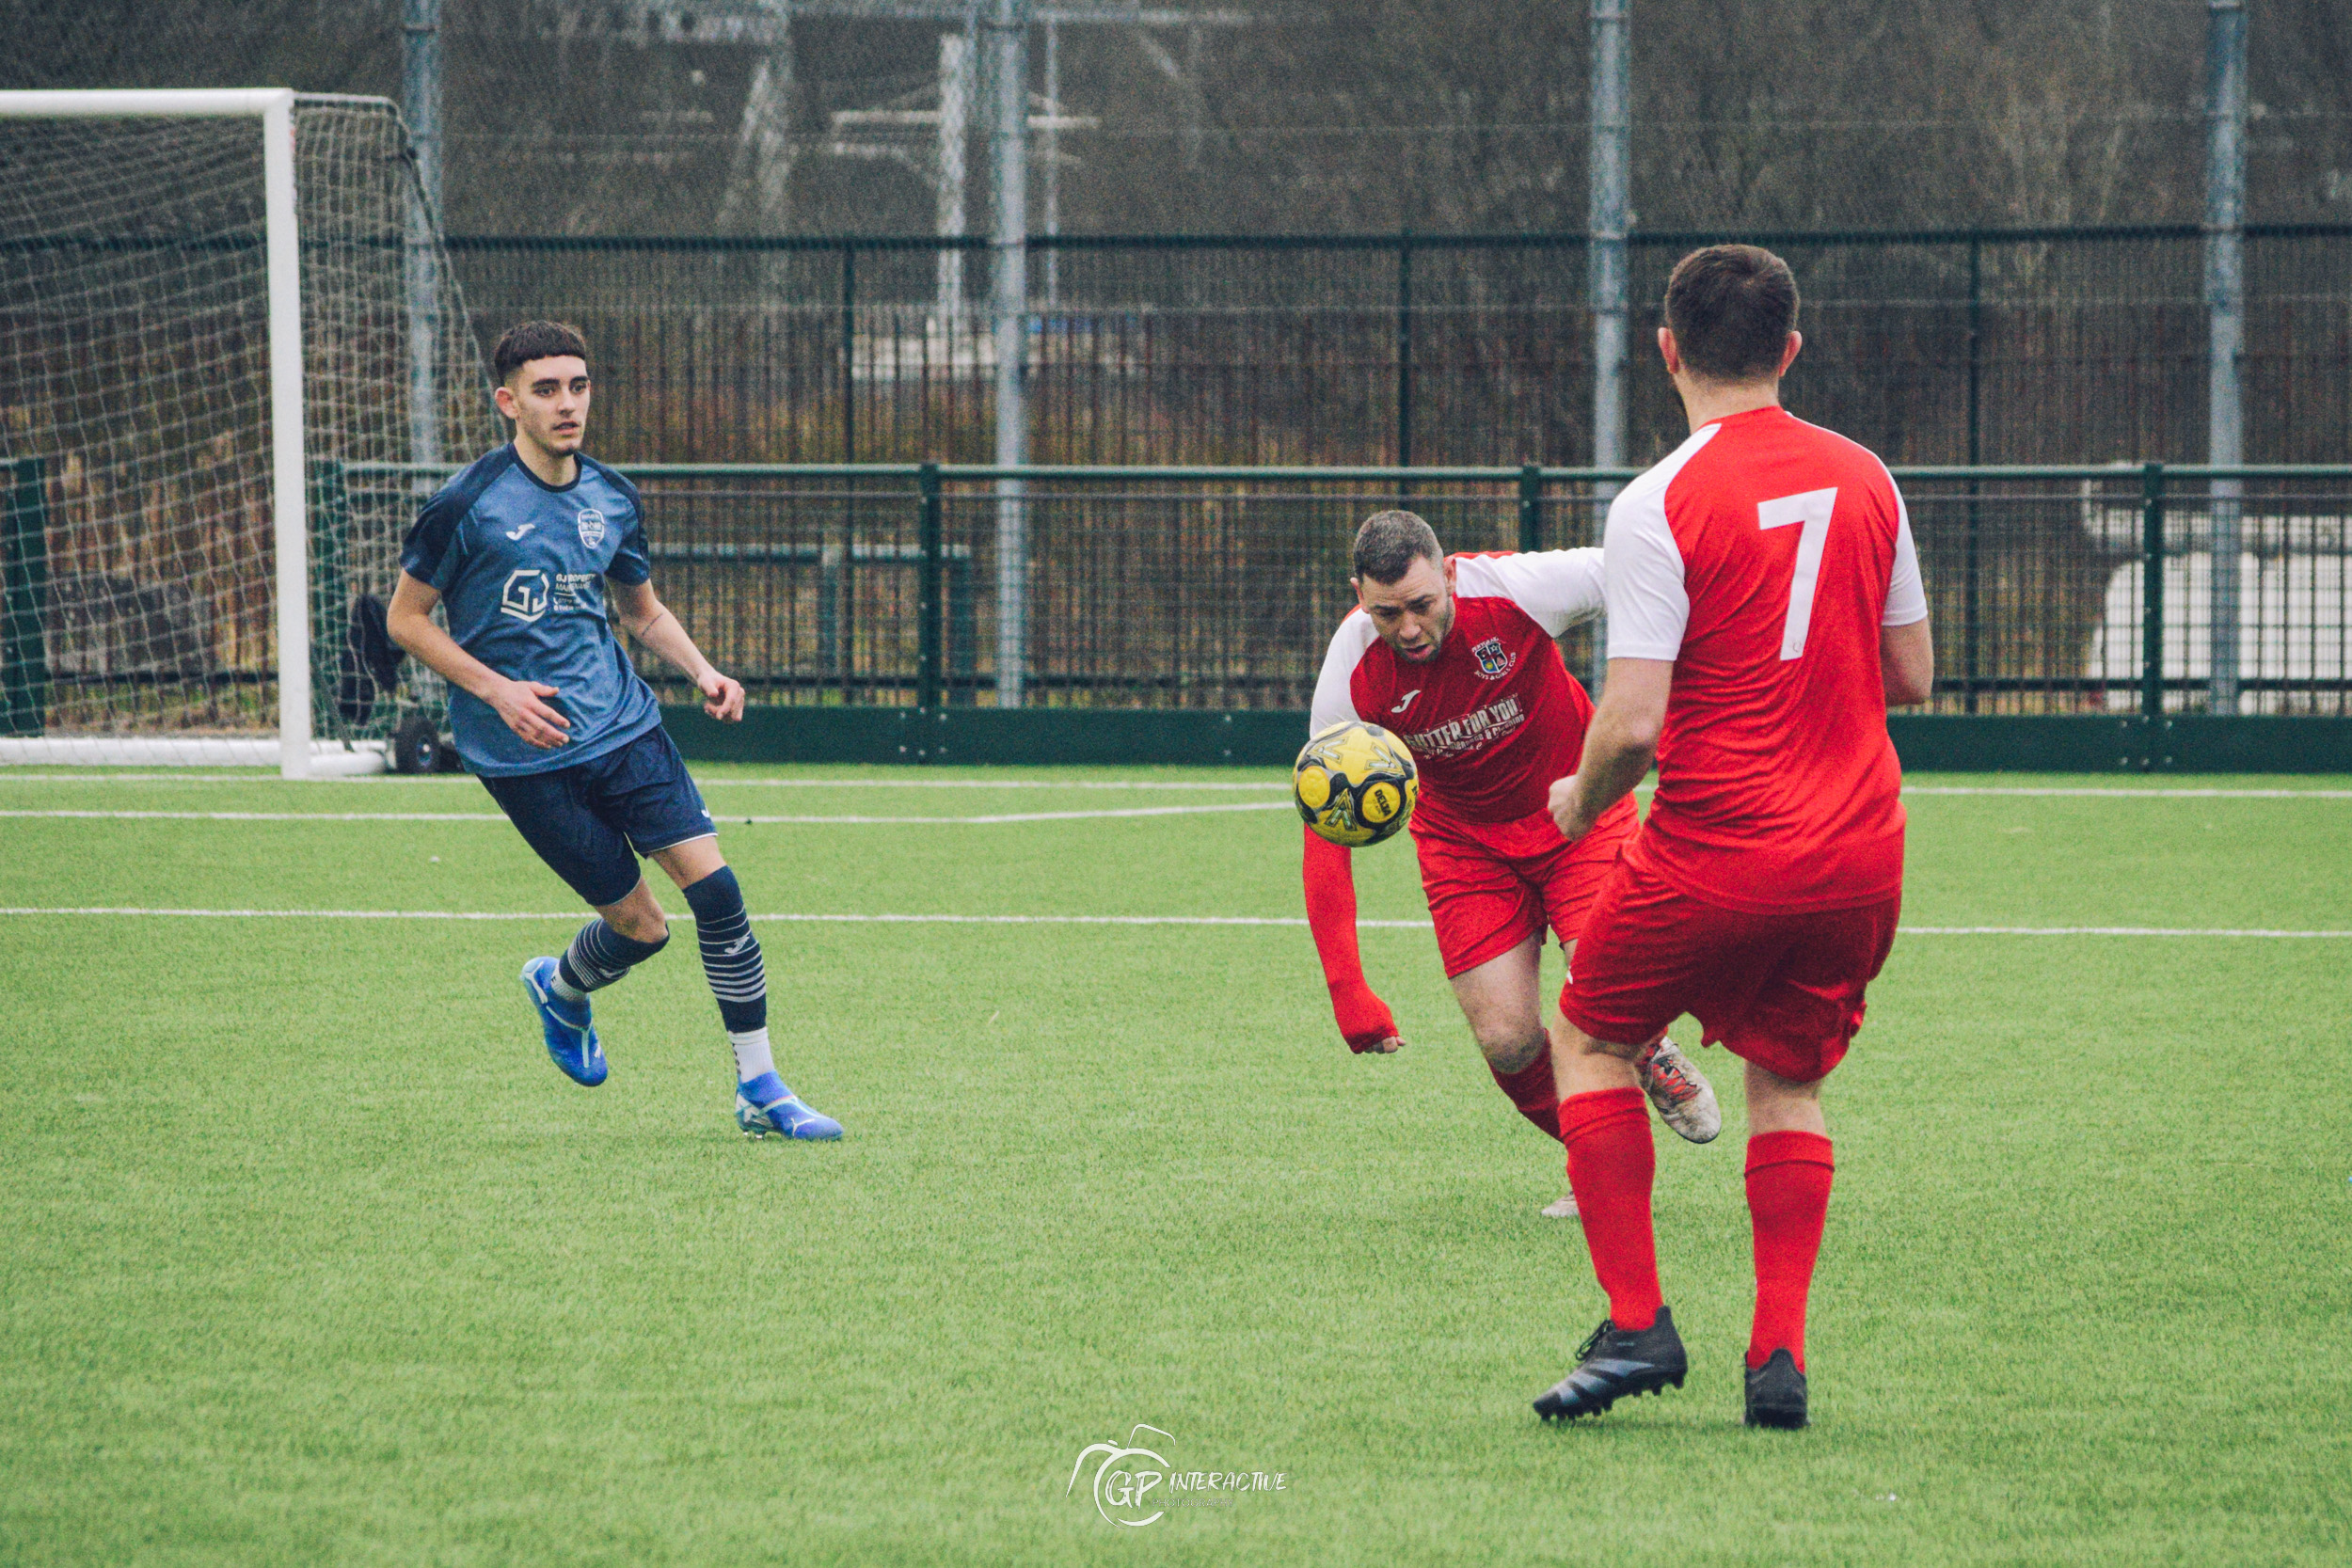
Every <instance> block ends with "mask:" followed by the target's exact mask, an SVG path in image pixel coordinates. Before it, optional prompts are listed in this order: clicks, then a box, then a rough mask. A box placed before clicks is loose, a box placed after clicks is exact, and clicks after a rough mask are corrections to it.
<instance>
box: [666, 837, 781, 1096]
mask: <svg viewBox="0 0 2352 1568" xmlns="http://www.w3.org/2000/svg"><path fill="white" fill-rule="evenodd" d="M686 902H687V905H688V907H690V908H691V909H692V910H693V911H694V940H695V941H696V942H699V943H700V944H701V946H702V951H703V974H704V976H705V977H706V978H707V979H708V980H709V981H710V994H711V995H712V996H714V997H716V998H717V999H718V1002H719V1018H720V1021H721V1022H723V1023H724V1024H725V1026H726V1031H727V1040H728V1043H729V1044H731V1045H733V1046H734V1047H735V1076H736V1081H737V1082H738V1083H745V1084H748V1083H750V1082H751V1081H752V1080H753V1079H755V1078H757V1077H758V1076H759V1075H760V1074H761V1073H763V1072H773V1071H774V1070H775V1061H774V1058H773V1054H772V1053H771V1050H770V1048H769V1044H768V970H767V966H766V965H765V964H764V963H762V962H761V960H760V956H759V939H758V938H757V937H755V936H754V935H752V919H751V916H750V915H749V914H747V913H746V912H744V909H743V890H742V888H741V887H739V886H738V885H737V883H736V880H735V868H734V867H732V866H725V865H723V866H721V867H720V868H719V869H718V870H716V871H714V872H712V873H711V874H710V875H709V876H707V877H705V878H704V879H702V880H701V881H699V882H696V883H694V884H693V885H692V886H691V887H689V888H688V889H686Z"/></svg>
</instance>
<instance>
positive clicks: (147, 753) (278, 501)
mask: <svg viewBox="0 0 2352 1568" xmlns="http://www.w3.org/2000/svg"><path fill="white" fill-rule="evenodd" d="M199 116H202V117H209V118H215V119H217V118H245V119H259V120H260V121H261V122H262V125H261V134H262V187H263V223H264V227H265V230H266V248H265V254H266V257H267V263H268V273H269V422H270V520H271V531H272V535H273V540H274V545H275V550H276V554H277V558H278V559H277V573H276V577H277V588H276V595H275V596H276V600H277V602H276V604H275V605H274V606H273V607H272V614H273V616H274V619H275V620H276V623H277V633H278V739H277V741H276V742H275V750H276V752H277V753H278V772H279V773H280V774H281V775H282V776H284V777H286V778H289V779H306V778H309V777H310V776H311V774H312V773H313V771H326V770H329V769H330V768H331V770H332V771H336V772H346V771H353V770H355V769H354V768H352V767H351V766H350V765H351V764H353V763H358V762H360V758H359V757H358V756H354V757H351V758H349V759H348V760H347V761H345V759H342V758H338V759H337V761H339V762H343V764H344V765H343V766H342V767H335V766H334V765H333V764H328V766H327V768H316V769H314V768H313V766H312V758H311V755H310V498H309V496H308V494H307V486H306V484H305V483H304V474H303V422H302V420H303V411H302V245H301V238H300V234H299V231H298V230H297V229H296V227H295V225H296V219H295V215H294V89H293V88H292V87H223V88H186V89H181V88H166V89H159V90H148V89H141V90H131V89H124V90H112V89H99V90H90V91H56V92H0V118H7V119H191V118H195V117H199ZM50 744H51V746H52V747H53V748H54V749H56V751H57V752H58V753H59V754H57V755H55V756H39V757H35V756H29V755H28V756H24V757H23V758H21V759H19V760H24V761H35V760H39V761H56V762H75V761H87V760H89V758H88V753H89V752H90V751H91V749H92V748H93V747H95V748H101V749H103V750H105V751H107V752H112V753H115V754H111V755H108V756H107V757H106V758H105V759H104V760H107V761H110V762H120V763H135V762H167V761H182V760H189V759H186V758H184V757H183V756H182V755H179V754H176V753H178V752H185V751H186V750H187V749H188V747H187V743H186V742H180V741H168V740H166V741H142V740H138V739H135V738H130V737H110V738H108V739H105V740H89V741H59V742H53V743H50ZM203 744H208V745H209V746H210V747H212V748H214V749H215V750H216V749H217V748H218V747H219V745H220V744H221V743H220V742H210V743H203ZM229 744H230V745H231V746H234V747H237V748H239V749H240V750H246V749H250V751H251V752H252V753H253V754H252V756H251V760H252V761H254V762H265V761H266V759H267V754H268V751H269V749H270V748H271V746H272V743H271V742H269V741H266V740H261V741H244V742H235V741H232V742H230V743H229ZM69 752H70V753H71V754H68V753H69ZM207 760H217V758H216V757H215V758H209V759H207ZM240 760H244V759H242V758H240ZM318 760H319V761H320V762H321V763H326V759H325V758H320V759H318ZM363 766H364V767H365V768H366V770H367V771H371V772H372V771H375V770H377V769H380V768H382V766H383V761H382V758H381V757H380V756H377V755H373V754H370V755H369V756H368V757H367V760H366V762H365V764H364V765H363Z"/></svg>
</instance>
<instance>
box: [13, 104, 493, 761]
mask: <svg viewBox="0 0 2352 1568" xmlns="http://www.w3.org/2000/svg"><path fill="white" fill-rule="evenodd" d="M0 169H5V170H6V171H7V178H6V179H5V180H0V763H7V762H16V763H29V762H43V763H94V764H103V765H126V764H129V765H135V764H151V763H199V764H225V765H231V766H237V765H244V766H251V765H267V764H270V763H275V764H276V765H277V766H278V768H279V770H280V772H282V773H283V774H284V775H285V776H287V777H289V778H301V777H308V776H311V775H314V774H320V773H340V772H367V771H375V770H378V769H380V768H382V767H383V766H384V755H385V749H386V740H387V737H388V736H389V734H390V732H391V730H392V728H393V727H394V724H395V723H396V722H397V721H398V720H399V719H401V718H402V717H404V716H406V715H412V714H415V713H417V712H419V711H424V712H426V713H427V714H428V715H430V716H432V717H435V718H437V717H438V713H437V709H438V705H439V704H440V702H441V700H442V699H443V697H444V696H445V692H444V690H443V689H441V687H440V684H439V682H438V681H437V680H436V679H434V678H433V677H431V676H430V674H429V673H427V672H424V671H422V670H421V669H419V668H418V667H417V666H415V665H414V664H413V663H407V664H404V663H403V662H402V661H401V660H399V658H398V657H397V651H396V650H393V649H391V648H390V647H389V643H388V642H387V641H386V640H385V638H384V636H383V617H382V607H383V604H384V602H385V601H386V600H387V599H389V595H390V592H391V588H392V584H393V581H394V580H395V578H396V576H397V573H398V554H399V546H400V541H401V538H402V536H403V535H404V534H405V531H406V527H407V524H408V521H409V520H410V518H411V517H412V516H413V515H414V512H415V509H416V507H417V505H418V504H419V503H420V502H421V499H422V497H423V494H425V493H429V492H430V490H431V489H433V488H434V487H436V486H437V484H438V483H440V481H441V479H442V477H443V476H444V475H445V474H446V472H447V467H446V466H445V464H444V462H443V458H444V456H445V454H447V453H450V452H457V453H463V454H465V455H468V456H470V455H472V454H474V453H477V452H480V451H486V450H487V449H488V448H489V447H490V446H491V445H493V444H495V442H496V441H497V440H498V439H500V438H501V435H502V432H501V430H500V427H499V423H498V421H497V420H496V417H495V415H494V414H493V413H492V411H491V409H490V406H489V403H488V396H487V394H488V376H487V373H486V371H485V368H484V366H483V363H482V357H481V353H480V350H479V347H478V346H477V344H476V342H475V341H474V338H473V333H472V329H471V325H470V323H469V320H468V318H467V315H466V310H465V304H464V299H463V296H462V293H460V291H459V289H458V286H457V282H456V278H455V276H454V274H453V271H452V270H451V268H450V266H449V264H448V259H447V257H446V255H445V254H444V252H443V251H442V248H441V245H440V239H439V230H438V225H437V214H434V213H432V212H431V211H430V210H429V208H428V207H427V205H426V202H425V197H424V194H423V190H422V187H421V184H420V182H419V181H418V178H417V172H416V167H415V161H414V157H413V154H412V151H411V149H410V146H409V141H408V136H407V133H406V129H405V126H404V125H403V124H402V122H401V119H400V115H399V111H398V110H397V109H396V108H395V107H394V106H393V105H392V104H391V103H389V101H388V100H384V99H377V98H345V97H326V96H315V95H307V94H296V93H294V92H293V91H292V90H290V89H283V88H271V89H251V90H246V89H233V90H186V91H180V90H164V91H89V92H0Z"/></svg>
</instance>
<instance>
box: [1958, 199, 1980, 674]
mask: <svg viewBox="0 0 2352 1568" xmlns="http://www.w3.org/2000/svg"><path fill="white" fill-rule="evenodd" d="M1983 326H1984V243H1983V242H1982V241H1981V240H1974V239H1972V240H1970V241H1969V242H1968V466H1969V467H1972V468H1973V467H1977V466H1978V465H1979V463H1982V462H1983V461H1984V449H1983V442H1982V434H1983V426H1982V424H1981V423H1980V422H1979V402H1978V396H1979V383H1980V381H1981V379H1982V376H1981V372H1982V365H1983V342H1984V333H1983ZM1977 488H1978V487H1977V482H1976V481H1975V480H1973V479H1972V480H1970V481H1969V482H1968V548H1967V552H1966V553H1967V560H1966V562H1964V564H1965V567H1966V570H1965V571H1964V572H1963V576H1962V581H1961V592H1962V594H1963V597H1964V603H1963V606H1962V610H1961V620H1962V623H1963V624H1962V626H1961V628H1960V635H1961V650H1962V652H1961V665H1962V669H1963V673H1964V674H1965V675H1966V677H1967V695H1966V698H1965V702H1966V706H1967V711H1969V712H1970V713H1974V712H1976V711H1977V682H1978V680H1979V678H1980V676H1981V674H1982V665H1981V664H1980V662H1979V660H1980V659H1981V657H1982V655H1983V649H1982V647H1981V642H1980V638H1979V612H1980V611H1981V610H1982V608H1983V604H1982V599H1981V595H1980V592H1979V589H1980V583H1979V574H1980V572H1981V569H1982V565H1983V554H1982V548H1981V546H1982V542H1983V529H1982V519H1981V518H1980V517H1979V515H1978V508H1977Z"/></svg>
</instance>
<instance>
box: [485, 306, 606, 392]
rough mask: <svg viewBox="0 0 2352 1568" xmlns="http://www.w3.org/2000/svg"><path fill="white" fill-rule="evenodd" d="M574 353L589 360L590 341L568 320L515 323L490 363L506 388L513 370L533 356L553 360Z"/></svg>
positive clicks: (518, 368)
mask: <svg viewBox="0 0 2352 1568" xmlns="http://www.w3.org/2000/svg"><path fill="white" fill-rule="evenodd" d="M567 354H568V355H572V356H575V357H577V358H578V359H579V360H580V362H581V363H583V364H585V363H586V362H587V359H588V340H587V339H585V338H583V337H581V336H580V328H579V327H577V326H574V325H572V324H571V323H569V322H516V324H515V325H512V326H510V327H508V328H507V329H506V331H505V332H504V333H503V334H501V336H500V338H499V346H498V347H497V348H495V349H492V350H491V351H490V366H491V368H492V369H493V370H495V371H497V372H498V378H499V385H500V386H501V387H503V386H505V385H506V383H507V381H508V379H509V378H511V377H512V376H513V375H514V373H515V372H516V371H518V370H521V369H522V368H523V367H524V366H525V365H528V364H530V363H531V362H532V360H533V359H553V358H557V357H559V356H564V355H567Z"/></svg>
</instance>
